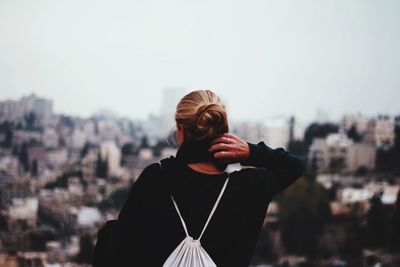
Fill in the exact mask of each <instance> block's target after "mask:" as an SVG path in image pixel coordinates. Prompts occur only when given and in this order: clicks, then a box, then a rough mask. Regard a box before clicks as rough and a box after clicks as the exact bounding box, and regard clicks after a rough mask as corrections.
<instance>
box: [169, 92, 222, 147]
mask: <svg viewBox="0 0 400 267" xmlns="http://www.w3.org/2000/svg"><path fill="white" fill-rule="evenodd" d="M175 122H176V123H177V124H181V125H182V126H183V128H184V133H185V139H191V140H212V139H214V138H215V137H217V136H218V135H220V134H223V133H227V132H229V126H228V119H227V114H226V110H225V105H224V104H223V103H222V101H221V99H220V98H219V97H218V96H217V95H216V94H215V93H214V92H212V91H210V90H196V91H192V92H190V93H188V94H187V95H185V96H184V97H183V98H182V99H181V100H180V101H179V103H178V105H177V107H176V112H175Z"/></svg>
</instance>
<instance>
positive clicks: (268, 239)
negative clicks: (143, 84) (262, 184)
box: [0, 90, 400, 267]
mask: <svg viewBox="0 0 400 267" xmlns="http://www.w3.org/2000/svg"><path fill="white" fill-rule="evenodd" d="M177 97H179V96H178V95H174V93H173V91H168V90H166V91H165V94H164V97H163V103H162V107H161V109H160V111H161V112H160V114H163V115H150V116H149V117H148V119H146V120H133V119H128V118H124V117H120V116H117V115H115V114H112V113H110V112H105V111H104V112H99V113H97V114H94V115H93V116H91V117H89V118H80V117H76V116H69V115H67V114H55V113H54V111H53V102H52V100H50V99H45V98H42V97H40V96H37V95H35V94H31V95H28V96H24V97H22V98H20V99H18V100H4V101H2V102H0V267H5V266H7V267H11V266H24V267H25V266H32V267H33V266H51V267H56V266H90V262H91V253H92V251H93V248H94V245H95V242H96V236H97V231H98V229H99V227H101V226H102V225H103V224H104V222H105V221H106V220H108V219H113V218H116V216H117V215H118V213H119V211H120V208H121V206H122V204H123V203H124V201H125V198H126V197H127V194H128V192H129V189H130V187H131V185H132V184H133V183H134V182H135V179H136V178H137V177H138V176H139V175H140V173H141V171H142V170H143V169H144V168H145V167H146V166H147V165H149V164H151V163H153V162H157V161H159V160H160V159H162V158H165V157H169V156H170V155H175V153H176V149H177V146H176V141H175V129H174V126H175V124H174V121H173V116H172V114H173V111H174V108H175V106H176V103H177ZM165 114H167V115H165ZM230 132H231V133H234V134H236V135H238V136H240V137H241V138H243V139H245V140H246V141H248V142H252V143H258V142H259V141H264V142H265V143H266V144H267V145H269V146H271V147H273V148H275V147H284V148H285V149H287V150H288V151H290V152H292V153H294V154H295V155H297V156H299V157H301V158H303V159H304V160H306V162H307V171H306V173H305V174H304V177H302V178H301V179H299V180H298V181H297V182H296V183H295V184H293V185H292V186H291V187H290V188H289V189H287V190H286V191H284V192H282V193H280V194H279V195H277V196H276V197H275V198H274V201H273V202H271V204H270V205H269V208H268V213H267V216H266V218H265V223H264V227H263V229H262V231H261V233H260V237H259V241H258V244H257V247H256V249H255V252H254V255H253V258H252V262H251V264H252V265H253V266H332V267H334V266H335V267H336V266H337V267H339V266H343V267H344V266H346V267H347V266H362V267H366V266H374V267H378V266H381V267H382V266H400V197H399V188H400V187H399V185H400V183H399V180H400V114H399V115H398V116H389V115H386V114H376V116H373V117H367V116H365V115H363V114H344V115H343V117H342V119H341V120H340V121H324V120H320V121H315V122H311V123H309V124H308V125H300V124H299V123H298V122H297V120H296V118H295V117H294V116H289V117H287V118H286V117H285V118H277V119H271V120H268V121H262V122H243V121H230ZM237 168H240V166H237V165H230V166H229V169H228V171H232V170H234V169H237Z"/></svg>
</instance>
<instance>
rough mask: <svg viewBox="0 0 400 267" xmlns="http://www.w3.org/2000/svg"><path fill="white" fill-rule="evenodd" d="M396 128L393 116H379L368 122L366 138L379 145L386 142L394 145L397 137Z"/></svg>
mask: <svg viewBox="0 0 400 267" xmlns="http://www.w3.org/2000/svg"><path fill="white" fill-rule="evenodd" d="M394 128H395V120H394V118H393V117H391V116H378V117H377V118H375V119H371V120H370V121H369V122H368V125H367V129H366V131H365V136H364V138H365V139H364V140H365V141H366V142H368V143H371V144H374V145H376V146H378V147H379V146H382V145H383V144H385V143H387V144H389V145H393V144H394V138H395V133H394Z"/></svg>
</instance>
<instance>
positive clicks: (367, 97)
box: [0, 0, 400, 121]
mask: <svg viewBox="0 0 400 267" xmlns="http://www.w3.org/2000/svg"><path fill="white" fill-rule="evenodd" d="M398 14H400V1H371V0H354V1H344V0H342V1H318V0H315V1H304V0H301V1H265V0H256V1H251V2H249V1H227V0H219V1H211V0H204V1H187V0H186V1H176V0H173V1H160V0H159V1H149V0H147V1H122V0H115V1H105V0H99V1H89V0H79V1H78V0H74V1H71V0H70V1H66V0H59V1H52V0H36V1H23V0H0V36H1V37H0V38H1V39H0V88H1V93H0V100H5V99H18V98H20V97H22V96H24V95H29V94H31V93H32V92H35V93H36V94H37V95H38V96H42V97H45V98H49V99H52V100H54V109H55V112H57V113H59V112H62V113H66V114H71V115H80V116H85V117H86V116H89V115H91V114H92V113H94V112H96V111H97V110H99V109H110V110H114V111H116V112H117V113H118V114H120V115H123V116H127V117H131V118H145V117H147V115H148V114H149V113H153V114H158V113H159V110H160V106H161V97H162V90H164V89H165V88H174V87H178V88H184V89H185V90H186V91H187V92H189V91H191V90H196V89H205V88H207V89H211V90H213V91H215V92H216V93H217V94H219V95H220V96H221V97H222V98H224V99H226V101H227V102H228V103H227V104H228V107H229V112H230V116H231V118H234V119H248V120H262V119H264V118H268V117H271V116H277V115H294V116H296V118H297V119H299V120H307V121H309V120H311V119H313V118H314V117H315V115H316V110H317V109H321V110H323V111H325V112H326V113H327V115H328V116H329V117H330V118H333V119H337V118H340V117H341V116H342V115H343V114H344V113H357V112H361V113H363V114H366V115H375V114H377V113H387V114H389V115H393V114H399V113H400V105H399V104H398V103H397V102H398V99H399V98H400V75H399V70H400V26H399V25H400V16H398Z"/></svg>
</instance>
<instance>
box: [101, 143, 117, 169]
mask: <svg viewBox="0 0 400 267" xmlns="http://www.w3.org/2000/svg"><path fill="white" fill-rule="evenodd" d="M100 155H101V158H102V159H103V160H105V159H106V158H107V162H108V172H109V175H116V176H118V175H119V173H120V171H121V150H120V148H119V147H118V146H117V145H116V144H115V142H114V141H111V140H108V141H104V142H102V143H101V144H100Z"/></svg>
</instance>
